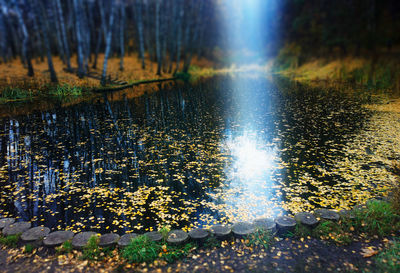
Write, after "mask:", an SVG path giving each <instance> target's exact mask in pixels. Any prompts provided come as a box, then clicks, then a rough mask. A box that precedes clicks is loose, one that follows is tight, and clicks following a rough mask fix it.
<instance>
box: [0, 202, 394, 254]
mask: <svg viewBox="0 0 400 273" xmlns="http://www.w3.org/2000/svg"><path fill="white" fill-rule="evenodd" d="M373 200H378V201H382V202H388V200H386V199H385V198H379V199H378V198H373ZM370 201H372V200H369V201H367V203H368V202H370ZM362 207H365V204H364V205H358V206H355V207H353V209H352V210H342V211H339V212H337V211H334V210H328V209H316V210H315V211H314V213H310V212H299V213H296V214H295V215H294V217H293V216H288V215H286V216H278V217H276V218H275V219H272V218H260V219H256V220H254V221H253V222H251V223H250V222H237V223H235V224H233V225H221V224H217V225H214V226H212V227H211V228H209V229H203V228H200V229H198V228H197V229H192V230H190V231H189V232H188V233H187V232H185V231H183V230H181V229H176V230H171V231H170V233H169V234H168V238H166V241H167V243H169V244H172V245H177V244H183V243H185V242H188V241H194V242H199V241H203V239H205V238H207V237H208V236H209V235H210V234H213V235H214V236H215V237H216V238H217V239H219V240H226V239H229V238H231V237H233V235H234V237H236V238H243V237H245V236H247V235H249V234H252V233H254V232H255V231H256V228H263V229H265V230H268V231H270V232H271V234H272V235H273V236H274V235H275V234H282V233H284V232H287V231H293V230H294V228H295V227H296V226H297V225H304V226H306V227H308V228H314V227H315V226H317V225H318V222H319V221H320V220H322V219H323V220H328V221H338V220H339V219H340V218H345V217H349V218H352V216H353V215H354V212H355V211H356V210H358V209H360V208H362ZM0 234H1V235H3V234H5V235H9V234H22V235H21V238H20V240H21V241H22V242H23V243H24V244H26V243H30V242H32V241H34V242H35V243H36V244H38V243H39V245H43V244H44V246H46V247H55V246H59V245H61V244H63V243H64V242H66V241H71V242H72V244H73V246H74V248H76V249H81V248H82V247H83V246H84V245H85V244H86V243H87V241H88V240H89V238H90V237H91V236H92V235H96V236H98V238H99V240H100V246H110V245H117V246H118V247H120V248H121V247H125V246H127V245H128V244H129V242H130V240H131V239H133V238H135V237H136V236H138V235H139V234H136V233H125V234H123V235H121V236H120V235H119V234H115V233H105V234H100V233H98V232H96V231H82V232H79V233H77V234H75V233H73V232H72V231H66V230H54V231H52V232H51V233H50V229H49V228H47V227H43V226H39V227H33V228H31V223H30V222H24V221H20V222H16V221H15V218H0ZM141 235H146V236H148V238H149V239H150V240H152V241H157V242H158V241H161V240H162V235H161V234H160V233H159V232H158V231H153V232H146V233H144V234H141ZM27 238H28V239H27Z"/></svg>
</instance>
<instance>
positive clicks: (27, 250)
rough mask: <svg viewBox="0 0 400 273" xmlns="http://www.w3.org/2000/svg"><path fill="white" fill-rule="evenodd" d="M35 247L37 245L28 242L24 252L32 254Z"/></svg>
mask: <svg viewBox="0 0 400 273" xmlns="http://www.w3.org/2000/svg"><path fill="white" fill-rule="evenodd" d="M34 249H35V247H34V246H33V245H32V244H26V245H25V247H24V253H27V254H30V253H32V252H33V250H34Z"/></svg>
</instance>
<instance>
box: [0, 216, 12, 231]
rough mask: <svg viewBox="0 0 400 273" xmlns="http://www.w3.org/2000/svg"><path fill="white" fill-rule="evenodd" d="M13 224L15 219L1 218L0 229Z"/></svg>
mask: <svg viewBox="0 0 400 273" xmlns="http://www.w3.org/2000/svg"><path fill="white" fill-rule="evenodd" d="M14 222H15V218H2V219H0V229H3V228H5V227H6V226H8V225H11V224H13V223H14Z"/></svg>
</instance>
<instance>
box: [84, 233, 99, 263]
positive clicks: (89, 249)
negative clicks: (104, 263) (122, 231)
mask: <svg viewBox="0 0 400 273" xmlns="http://www.w3.org/2000/svg"><path fill="white" fill-rule="evenodd" d="M104 256H105V254H104V252H103V250H102V249H101V248H100V247H99V237H98V236H96V235H94V236H92V237H90V239H89V241H88V242H87V244H86V245H85V246H84V247H83V251H82V256H81V257H80V258H81V259H82V260H90V261H100V260H102V259H103V258H104Z"/></svg>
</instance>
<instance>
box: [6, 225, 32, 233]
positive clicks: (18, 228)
mask: <svg viewBox="0 0 400 273" xmlns="http://www.w3.org/2000/svg"><path fill="white" fill-rule="evenodd" d="M31 226H32V224H31V223H30V222H16V223H13V224H9V225H7V226H5V227H4V228H3V234H4V236H9V235H16V234H19V233H24V232H25V231H27V230H28V229H30V227H31Z"/></svg>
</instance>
